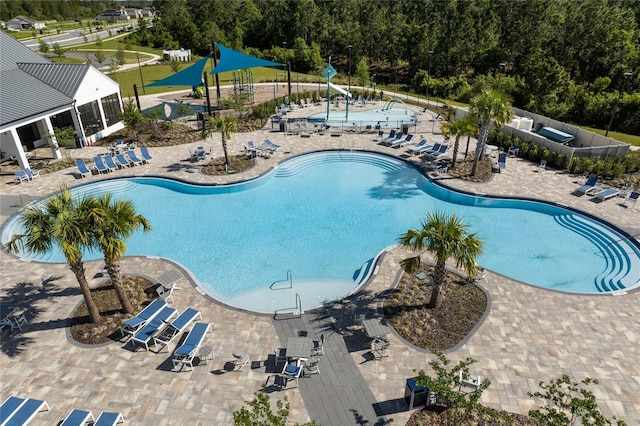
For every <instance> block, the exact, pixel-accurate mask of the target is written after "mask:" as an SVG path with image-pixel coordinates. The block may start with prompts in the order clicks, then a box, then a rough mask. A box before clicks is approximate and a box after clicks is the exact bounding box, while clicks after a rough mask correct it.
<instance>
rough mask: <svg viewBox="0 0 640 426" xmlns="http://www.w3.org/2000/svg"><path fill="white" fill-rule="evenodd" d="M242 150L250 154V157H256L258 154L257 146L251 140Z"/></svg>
mask: <svg viewBox="0 0 640 426" xmlns="http://www.w3.org/2000/svg"><path fill="white" fill-rule="evenodd" d="M244 151H245V153H246V154H247V155H250V156H252V157H256V156H257V155H258V147H256V145H255V144H254V143H253V141H249V142H247V146H246V148H245V149H244Z"/></svg>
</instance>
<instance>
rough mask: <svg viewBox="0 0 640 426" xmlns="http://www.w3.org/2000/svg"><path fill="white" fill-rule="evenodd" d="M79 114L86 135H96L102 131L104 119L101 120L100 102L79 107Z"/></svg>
mask: <svg viewBox="0 0 640 426" xmlns="http://www.w3.org/2000/svg"><path fill="white" fill-rule="evenodd" d="M78 112H79V113H80V120H82V126H83V127H84V134H85V135H87V136H90V135H95V134H96V133H98V132H99V131H100V130H102V119H101V118H100V108H98V101H93V102H90V103H88V104H84V105H80V106H79V107H78Z"/></svg>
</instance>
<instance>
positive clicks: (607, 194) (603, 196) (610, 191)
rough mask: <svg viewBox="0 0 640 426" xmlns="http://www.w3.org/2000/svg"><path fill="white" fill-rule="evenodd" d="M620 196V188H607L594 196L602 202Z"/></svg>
mask: <svg viewBox="0 0 640 426" xmlns="http://www.w3.org/2000/svg"><path fill="white" fill-rule="evenodd" d="M618 194H620V190H619V189H618V188H607V189H603V190H602V191H598V192H596V193H595V194H594V196H595V197H596V198H597V199H598V200H600V201H605V200H608V199H609V198H611V197H615V196H617V195H618Z"/></svg>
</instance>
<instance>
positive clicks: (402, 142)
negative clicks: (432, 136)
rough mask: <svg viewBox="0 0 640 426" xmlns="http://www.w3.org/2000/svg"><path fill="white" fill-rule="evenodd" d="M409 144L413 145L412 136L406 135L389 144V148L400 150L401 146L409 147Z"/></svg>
mask: <svg viewBox="0 0 640 426" xmlns="http://www.w3.org/2000/svg"><path fill="white" fill-rule="evenodd" d="M410 143H413V134H408V135H406V136H405V137H403V138H401V139H396V140H395V141H393V142H392V143H391V145H390V146H392V147H394V148H402V147H403V146H405V145H409V144H410Z"/></svg>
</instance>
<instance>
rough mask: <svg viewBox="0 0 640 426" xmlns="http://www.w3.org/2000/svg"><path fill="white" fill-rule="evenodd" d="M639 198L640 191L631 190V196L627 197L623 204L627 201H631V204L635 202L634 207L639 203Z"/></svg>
mask: <svg viewBox="0 0 640 426" xmlns="http://www.w3.org/2000/svg"><path fill="white" fill-rule="evenodd" d="M638 198H640V192H635V191H631V194H629V196H628V197H627V198H625V200H624V202H623V203H622V204H623V205H624V206H626V205H627V203H630V204H633V206H632V207H635V206H636V204H637V203H638Z"/></svg>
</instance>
